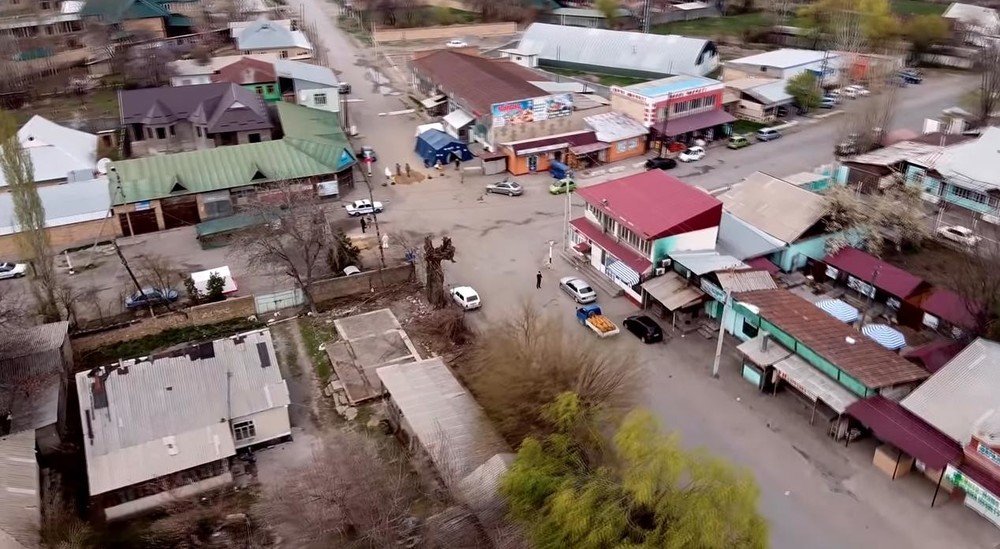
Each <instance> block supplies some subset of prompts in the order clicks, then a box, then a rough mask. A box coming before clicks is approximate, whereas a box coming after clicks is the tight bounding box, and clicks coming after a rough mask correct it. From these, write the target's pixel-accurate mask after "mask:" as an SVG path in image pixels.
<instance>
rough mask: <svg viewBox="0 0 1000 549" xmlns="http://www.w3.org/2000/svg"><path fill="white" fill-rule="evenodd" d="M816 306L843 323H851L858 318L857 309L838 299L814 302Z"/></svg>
mask: <svg viewBox="0 0 1000 549" xmlns="http://www.w3.org/2000/svg"><path fill="white" fill-rule="evenodd" d="M816 306H817V307H819V308H820V309H821V310H822V311H823V312H824V313H826V314H828V315H830V316H832V317H833V318H836V319H837V320H839V321H841V322H843V323H845V324H851V323H853V322H856V321H857V320H858V310H857V309H855V308H854V307H851V306H850V305H848V304H847V303H846V302H844V301H841V300H839V299H824V300H823V301H820V302H818V303H816Z"/></svg>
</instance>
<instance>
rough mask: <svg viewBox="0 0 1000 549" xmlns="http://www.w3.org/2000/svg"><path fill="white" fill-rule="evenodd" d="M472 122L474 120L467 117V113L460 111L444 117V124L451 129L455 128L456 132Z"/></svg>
mask: <svg viewBox="0 0 1000 549" xmlns="http://www.w3.org/2000/svg"><path fill="white" fill-rule="evenodd" d="M473 120H475V119H474V118H472V117H471V116H469V113H467V112H465V111H463V110H462V109H458V110H454V111H451V112H450V113H448V116H445V117H444V123H445V124H448V125H449V126H451V127H452V128H455V129H456V130H457V129H461V128H464V127H466V126H468V125H469V124H471V123H472V122H473Z"/></svg>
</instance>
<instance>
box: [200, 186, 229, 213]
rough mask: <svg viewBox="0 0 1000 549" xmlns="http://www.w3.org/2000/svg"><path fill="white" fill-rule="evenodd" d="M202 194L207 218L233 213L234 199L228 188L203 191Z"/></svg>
mask: <svg viewBox="0 0 1000 549" xmlns="http://www.w3.org/2000/svg"><path fill="white" fill-rule="evenodd" d="M201 196H202V201H203V202H204V204H205V218H206V219H215V218H217V217H226V216H230V215H233V201H232V198H231V197H230V196H229V191H228V190H226V191H215V192H210V193H203V194H202V195H201Z"/></svg>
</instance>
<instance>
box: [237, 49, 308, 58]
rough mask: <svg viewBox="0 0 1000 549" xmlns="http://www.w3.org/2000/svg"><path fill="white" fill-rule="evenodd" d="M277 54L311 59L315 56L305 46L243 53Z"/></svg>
mask: <svg viewBox="0 0 1000 549" xmlns="http://www.w3.org/2000/svg"><path fill="white" fill-rule="evenodd" d="M266 54H271V55H277V56H279V57H280V58H282V59H300V60H301V59H309V58H311V57H312V56H313V52H312V50H307V49H305V48H296V47H290V48H277V49H266V50H243V55H266Z"/></svg>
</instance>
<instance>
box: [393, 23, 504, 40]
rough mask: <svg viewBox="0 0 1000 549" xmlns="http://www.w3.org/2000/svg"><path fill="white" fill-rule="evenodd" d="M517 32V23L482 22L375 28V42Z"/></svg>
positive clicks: (501, 34) (443, 38)
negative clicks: (441, 25) (475, 23)
mask: <svg viewBox="0 0 1000 549" xmlns="http://www.w3.org/2000/svg"><path fill="white" fill-rule="evenodd" d="M516 33H517V23H483V24H480V25H448V26H443V27H419V28H415V29H377V30H376V31H375V40H376V41H377V42H404V41H406V40H447V39H448V38H462V37H464V36H507V35H511V34H516Z"/></svg>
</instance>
